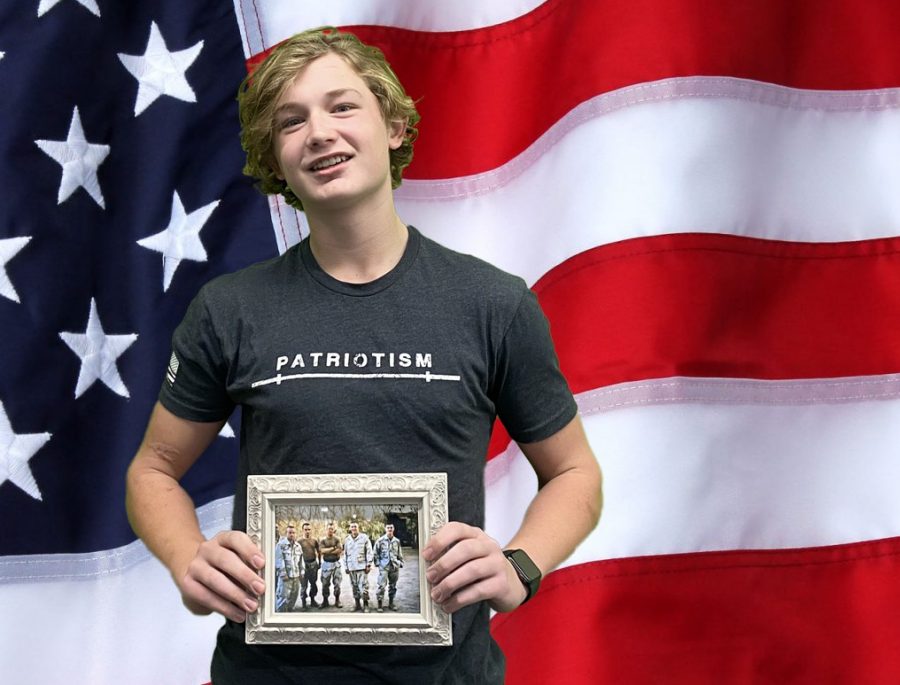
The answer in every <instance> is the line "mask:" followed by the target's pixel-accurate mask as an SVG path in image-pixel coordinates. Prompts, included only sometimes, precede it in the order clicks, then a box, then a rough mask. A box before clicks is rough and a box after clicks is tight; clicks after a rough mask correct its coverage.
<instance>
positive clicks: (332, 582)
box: [319, 521, 344, 609]
mask: <svg viewBox="0 0 900 685" xmlns="http://www.w3.org/2000/svg"><path fill="white" fill-rule="evenodd" d="M325 533H326V534H325V537H324V538H322V539H321V540H319V552H320V553H321V554H322V608H323V609H325V608H327V607H328V596H329V594H330V592H331V589H332V588H334V606H335V607H337V608H338V609H340V608H342V607H343V606H344V605H343V604H341V581H342V580H343V574H342V573H341V554H342V553H343V551H344V545H343V544H341V541H340V538H338V537H337V535H335V529H334V522H333V521H330V522H329V523H328V526H327V527H326V530H325Z"/></svg>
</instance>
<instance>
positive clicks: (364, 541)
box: [344, 521, 372, 612]
mask: <svg viewBox="0 0 900 685" xmlns="http://www.w3.org/2000/svg"><path fill="white" fill-rule="evenodd" d="M344 561H345V563H346V564H347V573H349V574H350V587H351V588H353V599H354V600H355V601H356V607H355V608H354V609H353V610H354V611H362V612H367V611H368V610H369V571H371V570H372V542H371V540H369V536H368V535H366V534H365V533H360V532H359V524H358V523H357V522H356V521H354V522H353V523H351V524H350V535H348V536H347V538H346V539H345V540H344ZM360 602H362V606H360Z"/></svg>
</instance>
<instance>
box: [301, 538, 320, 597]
mask: <svg viewBox="0 0 900 685" xmlns="http://www.w3.org/2000/svg"><path fill="white" fill-rule="evenodd" d="M302 530H303V537H302V538H300V542H299V544H300V549H301V550H302V551H303V574H302V575H301V576H300V601H301V602H302V604H303V610H304V611H306V600H307V598H308V599H309V604H310V606H311V607H312V608H313V609H318V608H319V605H318V604H317V603H316V594H317V593H318V585H317V579H318V575H319V562H320V561H321V555H320V554H319V541H318V540H316V539H315V538H314V537H312V526H310V524H309V523H308V522H304V524H303V526H302Z"/></svg>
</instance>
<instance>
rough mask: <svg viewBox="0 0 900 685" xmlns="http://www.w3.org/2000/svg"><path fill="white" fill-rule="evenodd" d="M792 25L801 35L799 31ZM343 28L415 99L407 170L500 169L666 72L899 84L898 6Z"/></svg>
mask: <svg viewBox="0 0 900 685" xmlns="http://www.w3.org/2000/svg"><path fill="white" fill-rule="evenodd" d="M798 26H802V27H803V40H796V39H795V33H794V32H795V30H796V28H797V27H798ZM346 28H347V29H348V30H350V31H352V32H354V33H356V34H357V35H359V36H360V38H362V39H363V40H364V41H365V42H367V43H371V44H373V45H377V46H378V47H380V48H382V50H384V52H385V53H386V54H387V57H388V60H389V61H390V62H391V65H392V66H393V68H394V70H395V71H396V72H397V74H398V76H399V77H400V79H401V81H402V82H403V84H404V85H405V87H406V89H407V91H408V92H409V93H410V95H411V96H412V97H413V98H414V99H416V100H417V101H418V107H419V110H420V112H421V114H422V123H421V125H420V131H421V134H422V135H421V136H420V138H419V140H418V141H417V142H416V153H415V159H414V161H413V164H412V166H410V168H409V169H408V170H407V171H406V172H405V176H406V177H407V178H417V179H422V178H449V177H455V176H467V175H470V174H474V173H477V172H481V171H485V170H488V169H493V168H495V167H498V166H500V165H502V164H504V163H506V162H508V161H509V160H510V159H512V158H513V157H515V156H516V155H518V154H519V153H521V152H522V151H523V150H525V149H526V148H527V147H528V146H529V145H531V143H533V142H534V141H535V140H536V139H537V138H538V137H539V136H540V135H541V134H543V133H544V132H545V131H546V130H547V129H548V128H550V127H551V126H552V125H553V124H554V123H555V122H556V121H558V120H559V119H560V118H561V117H562V116H563V115H564V114H565V113H566V112H568V111H569V110H571V109H572V108H573V107H575V106H576V105H578V104H579V103H581V102H584V101H585V100H588V99H590V98H592V97H594V96H596V95H599V94H601V93H605V92H609V91H611V90H615V89H617V88H622V87H624V86H630V85H634V84H637V83H643V82H647V81H655V80H658V79H662V78H669V77H673V76H694V75H697V74H703V75H722V76H734V77H740V78H748V79H755V80H758V81H767V82H771V83H778V84H781V85H786V86H792V87H796V88H817V89H864V88H885V87H892V86H897V85H898V84H900V50H896V49H895V45H896V40H895V39H896V36H898V35H900V4H898V3H887V2H881V3H869V4H867V5H866V7H865V10H859V9H858V7H857V6H855V5H853V4H852V3H847V2H846V1H845V0H804V1H799V0H798V1H796V2H790V3H785V2H783V0H758V1H757V2H753V3H736V2H734V3H704V4H703V7H702V9H701V8H697V11H690V9H689V8H686V7H685V3H684V1H683V0H620V1H618V2H613V1H608V2H596V0H548V1H547V2H545V3H544V4H542V5H540V6H539V7H537V8H536V9H535V10H533V11H532V12H529V13H528V14H526V15H523V16H521V17H519V18H517V19H514V20H512V21H508V22H505V23H503V24H498V25H496V26H491V27H487V28H482V29H475V30H470V31H454V32H446V33H423V32H417V31H409V30H405V29H398V28H392V27H380V26H350V27H346ZM750 48H752V49H750ZM264 56H265V53H263V54H260V55H256V56H254V57H253V58H251V60H250V61H249V66H250V67H251V68H252V66H253V64H255V63H256V62H257V61H258V60H259V59H261V58H262V57H264Z"/></svg>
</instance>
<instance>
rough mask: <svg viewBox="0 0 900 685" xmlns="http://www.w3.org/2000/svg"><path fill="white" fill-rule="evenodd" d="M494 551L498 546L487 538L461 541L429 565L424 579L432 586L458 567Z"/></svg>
mask: <svg viewBox="0 0 900 685" xmlns="http://www.w3.org/2000/svg"><path fill="white" fill-rule="evenodd" d="M495 549H498V546H497V545H496V543H494V541H493V540H491V539H490V538H488V537H487V536H484V537H483V538H470V539H466V540H462V541H460V542H458V543H457V544H456V545H454V546H453V547H452V548H451V549H449V550H447V551H446V552H444V554H443V555H442V556H441V557H439V558H438V559H437V561H435V562H434V563H432V564H431V566H430V567H429V569H428V570H427V571H426V572H425V578H426V580H428V582H430V583H431V584H432V585H435V584H437V583H440V582H441V581H442V580H443V579H444V578H445V577H446V576H447V575H448V574H450V573H453V571H455V570H456V569H457V568H459V567H460V566H463V565H465V564H467V563H468V562H470V561H472V560H474V559H481V558H483V557H486V556H488V555H489V554H490V553H491V552H492V551H494V550H495Z"/></svg>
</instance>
